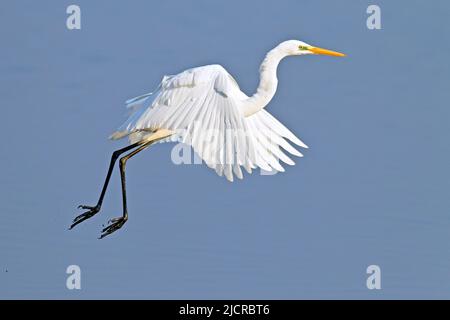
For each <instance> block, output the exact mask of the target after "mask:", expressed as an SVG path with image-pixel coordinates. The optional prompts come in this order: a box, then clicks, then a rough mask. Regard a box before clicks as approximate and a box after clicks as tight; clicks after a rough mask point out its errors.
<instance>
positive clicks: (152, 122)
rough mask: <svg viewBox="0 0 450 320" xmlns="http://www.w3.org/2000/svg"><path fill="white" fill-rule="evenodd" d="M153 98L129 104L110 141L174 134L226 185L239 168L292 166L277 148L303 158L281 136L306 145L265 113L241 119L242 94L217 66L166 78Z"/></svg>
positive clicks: (243, 97)
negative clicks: (127, 113) (223, 178)
mask: <svg viewBox="0 0 450 320" xmlns="http://www.w3.org/2000/svg"><path fill="white" fill-rule="evenodd" d="M151 98H152V97H151V94H146V95H143V96H140V97H137V98H134V99H132V100H129V101H127V105H128V107H129V108H131V110H132V113H131V115H130V117H129V119H128V120H127V121H126V122H125V123H124V124H123V125H122V126H121V127H120V128H119V130H118V131H117V132H115V133H114V134H113V135H112V136H111V137H112V138H113V139H118V138H122V137H124V136H129V138H130V141H131V142H134V141H138V140H140V139H142V138H144V137H145V135H147V134H149V133H151V132H153V131H155V130H158V129H160V128H164V129H169V130H172V131H174V132H175V134H174V135H173V136H172V137H170V138H169V139H170V140H171V141H181V142H183V143H187V144H189V145H191V146H192V148H193V149H194V151H195V152H196V153H197V154H198V155H199V156H200V157H201V158H202V159H203V160H204V161H205V163H206V164H207V165H208V166H209V167H210V168H213V169H215V170H216V172H217V173H218V174H219V175H221V176H222V175H225V176H226V178H227V179H228V180H230V181H233V173H234V175H236V176H237V177H238V178H240V179H242V177H243V175H242V171H241V166H242V167H244V168H245V169H246V170H247V171H248V172H249V173H251V170H252V168H255V167H260V168H262V169H264V170H268V171H270V170H272V169H276V170H278V171H283V168H282V167H281V165H280V164H279V160H278V159H281V160H283V161H284V162H286V163H288V164H293V161H292V160H291V159H289V158H288V157H287V156H286V155H285V154H284V153H283V152H282V151H281V149H280V148H279V147H280V146H281V147H283V148H284V149H285V150H287V151H288V152H290V153H292V154H295V155H297V156H298V155H300V156H301V154H300V153H299V152H298V151H297V150H295V149H294V148H293V147H292V146H290V145H289V144H288V143H287V142H286V140H285V139H284V138H288V139H290V140H291V141H292V142H294V143H297V144H298V145H301V146H305V145H304V144H303V143H302V142H301V141H300V140H298V139H297V138H296V137H295V136H294V135H293V134H292V133H290V131H289V130H288V129H286V128H285V127H284V126H283V125H282V124H281V123H279V122H278V121H277V120H276V119H275V118H273V117H272V116H271V115H270V114H269V113H267V112H266V111H260V112H258V113H256V114H254V115H252V116H250V117H248V118H245V117H244V116H243V113H242V112H241V110H242V108H241V106H242V103H243V100H244V99H245V98H246V96H245V94H243V93H242V92H241V91H240V89H239V87H238V85H237V83H236V81H235V80H234V79H233V78H232V77H231V75H230V74H229V73H228V72H227V71H226V70H225V69H224V68H223V67H221V66H219V65H210V66H204V67H199V68H194V69H189V70H186V71H184V72H182V73H180V74H178V75H175V76H166V77H164V79H163V80H162V82H161V85H160V89H159V91H158V92H157V93H156V96H155V98H154V99H153V100H151ZM305 147H306V146H305Z"/></svg>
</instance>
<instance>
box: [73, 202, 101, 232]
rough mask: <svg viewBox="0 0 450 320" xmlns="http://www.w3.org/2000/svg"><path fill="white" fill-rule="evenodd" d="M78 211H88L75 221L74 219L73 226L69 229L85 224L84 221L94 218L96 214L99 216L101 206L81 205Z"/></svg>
mask: <svg viewBox="0 0 450 320" xmlns="http://www.w3.org/2000/svg"><path fill="white" fill-rule="evenodd" d="M78 209H85V210H86V209H87V210H88V211H86V212H83V213H82V214H80V215H79V216H77V217H76V218H75V219H73V221H72V225H71V226H70V228H69V229H72V228H73V227H75V226H76V225H77V224H79V223H81V222H83V221H84V220H87V219H89V218H91V217H92V216H94V215H95V214H97V213H98V212H99V211H100V206H99V205H96V206H94V207H91V206H85V205H79V206H78Z"/></svg>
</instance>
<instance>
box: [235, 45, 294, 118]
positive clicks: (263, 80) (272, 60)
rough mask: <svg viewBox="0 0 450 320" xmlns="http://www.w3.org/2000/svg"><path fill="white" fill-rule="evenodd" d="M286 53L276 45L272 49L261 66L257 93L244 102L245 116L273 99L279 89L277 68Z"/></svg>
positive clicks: (258, 109)
mask: <svg viewBox="0 0 450 320" xmlns="http://www.w3.org/2000/svg"><path fill="white" fill-rule="evenodd" d="M284 57H286V54H285V53H284V52H283V51H282V50H281V49H280V48H279V47H276V48H274V49H272V50H270V51H269V52H268V53H267V55H266V57H265V58H264V60H263V62H262V63H261V67H260V68H259V74H260V78H259V86H258V89H257V90H256V93H255V94H254V95H253V96H251V97H250V98H248V99H247V100H246V101H245V103H244V110H243V111H244V116H246V117H249V116H251V115H252V114H254V113H256V112H258V111H260V110H261V109H262V108H264V107H265V106H266V105H267V104H268V103H269V102H270V100H272V98H273V96H274V95H275V92H276V91H277V85H278V79H277V68H278V64H279V63H280V61H281V59H283V58H284Z"/></svg>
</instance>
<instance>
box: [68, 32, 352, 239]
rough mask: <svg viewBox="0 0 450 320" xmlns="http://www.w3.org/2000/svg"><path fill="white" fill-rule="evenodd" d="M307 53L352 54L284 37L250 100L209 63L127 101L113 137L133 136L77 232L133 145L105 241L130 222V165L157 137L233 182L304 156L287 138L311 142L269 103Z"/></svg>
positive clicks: (263, 66)
mask: <svg viewBox="0 0 450 320" xmlns="http://www.w3.org/2000/svg"><path fill="white" fill-rule="evenodd" d="M306 54H323V55H329V56H337V57H342V56H345V55H344V54H342V53H339V52H335V51H331V50H327V49H322V48H318V47H314V46H311V45H309V44H307V43H305V42H302V41H298V40H289V41H284V42H282V43H281V44H279V45H278V46H276V47H275V48H274V49H272V50H270V51H269V52H268V53H267V55H266V57H265V59H264V61H263V62H262V64H261V67H260V70H259V72H260V81H259V86H258V89H257V90H256V93H255V94H254V95H253V96H251V97H248V96H247V95H246V94H244V93H243V92H242V91H241V90H240V89H239V86H238V84H237V83H236V81H235V80H234V79H233V77H232V76H231V75H230V74H229V73H228V72H227V71H226V70H225V69H224V68H223V67H222V66H220V65H208V66H203V67H198V68H193V69H188V70H186V71H183V72H181V73H179V74H177V75H174V76H165V77H164V78H163V79H162V81H161V84H160V85H159V87H158V91H157V94H156V96H155V98H154V99H151V95H152V93H148V94H145V95H142V96H139V97H136V98H134V99H131V100H128V101H127V102H126V104H127V107H128V108H129V109H130V110H131V115H130V116H129V118H128V120H127V121H126V122H125V123H124V124H123V125H122V126H121V127H120V128H119V129H118V130H117V131H116V132H115V133H113V134H112V135H111V137H110V138H111V139H114V140H116V139H120V138H124V137H128V138H129V141H130V145H128V146H127V147H125V148H122V149H119V150H117V151H115V152H114V153H113V154H112V157H111V163H110V165H109V169H108V173H107V176H106V180H105V183H104V185H103V189H102V192H101V194H100V198H99V200H98V202H97V204H96V205H95V206H93V207H92V206H85V205H81V206H79V208H82V209H86V210H87V211H86V212H84V213H82V214H81V215H79V216H77V217H76V218H75V219H74V220H73V223H72V225H71V227H70V229H72V228H73V227H75V226H76V225H78V224H79V223H81V222H82V221H84V220H86V219H88V218H90V217H92V216H93V215H95V214H96V213H97V212H99V211H100V208H101V205H102V202H103V197H104V195H105V192H106V189H107V187H108V183H109V179H110V177H111V173H112V170H113V167H114V164H115V162H116V160H117V159H118V158H119V156H120V155H121V154H123V153H124V152H126V151H130V150H133V149H134V150H133V151H131V152H130V153H129V154H127V155H125V156H123V157H122V158H120V161H119V167H120V174H121V181H122V201H123V215H122V216H121V217H118V218H114V219H112V220H110V221H109V225H108V226H106V227H105V228H104V229H103V230H102V234H101V237H100V238H103V237H105V236H107V235H109V234H111V233H113V232H114V231H116V230H118V229H120V228H121V227H122V226H123V225H124V223H125V222H126V221H127V220H128V212H127V198H126V188H125V165H126V162H127V160H128V159H129V158H131V157H133V156H134V155H136V154H137V153H138V152H140V151H142V150H144V149H145V148H147V147H149V146H150V145H151V144H153V143H155V142H156V141H162V142H166V141H176V140H178V141H181V142H184V143H187V144H189V145H190V146H192V148H193V149H194V151H195V152H196V153H197V154H198V155H199V156H200V157H201V158H202V159H203V161H204V162H205V163H206V164H207V165H208V166H209V167H210V168H213V169H215V170H216V172H217V174H218V175H219V176H222V175H225V177H226V178H227V179H228V180H229V181H233V173H234V175H236V176H237V177H238V178H239V179H242V177H243V176H242V171H241V166H242V167H244V168H245V170H246V171H247V172H248V173H251V171H252V169H254V168H256V167H260V168H262V169H264V170H268V171H271V170H277V171H284V169H283V167H282V166H281V165H280V163H279V159H281V160H282V161H283V162H285V163H287V164H289V165H293V164H294V162H293V161H292V160H291V159H290V158H289V157H288V156H287V155H286V154H284V153H283V151H282V150H281V149H280V147H281V148H283V149H284V150H286V151H287V152H289V153H291V154H293V155H296V156H299V157H301V156H302V154H301V153H300V152H298V151H297V150H296V149H294V148H293V147H292V146H291V145H290V144H289V143H288V142H287V141H286V140H290V141H291V142H293V143H295V144H296V145H298V146H300V147H303V148H308V147H307V146H306V144H304V143H303V142H302V141H300V140H299V139H298V138H297V137H296V136H295V135H294V134H293V133H292V132H291V131H289V130H288V129H287V128H286V127H285V126H283V125H282V124H281V123H280V122H279V121H278V120H276V119H275V118H274V117H273V116H271V115H270V114H269V113H268V112H267V111H265V110H263V108H264V107H265V106H266V105H267V104H268V103H269V102H270V100H271V99H272V97H273V96H274V94H275V92H276V90H277V85H278V79H277V67H278V64H279V63H280V61H281V60H282V59H283V58H284V57H287V56H299V55H306Z"/></svg>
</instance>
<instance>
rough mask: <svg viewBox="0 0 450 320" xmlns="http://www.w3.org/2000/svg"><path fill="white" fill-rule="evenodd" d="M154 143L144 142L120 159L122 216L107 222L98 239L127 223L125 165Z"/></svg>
mask: <svg viewBox="0 0 450 320" xmlns="http://www.w3.org/2000/svg"><path fill="white" fill-rule="evenodd" d="M155 141H157V140H152V141H148V142H145V143H143V144H142V145H141V146H140V147H139V148H137V149H135V150H133V151H132V152H130V153H129V154H127V155H125V156H123V157H122V158H120V161H119V167H120V178H121V181H122V203H123V214H122V216H121V217H118V218H113V219H111V220H109V223H110V225H109V226H107V227H105V228H104V229H103V230H102V234H101V236H100V239H103V238H104V237H106V236H107V235H110V234H111V233H113V232H114V231H116V230H119V229H120V228H122V226H123V225H124V224H125V222H127V220H128V208H127V191H126V183H125V165H126V163H127V161H128V159H130V158H131V157H133V156H135V155H136V154H138V153H139V152H141V151H142V150H144V149H146V148H147V147H149V146H150V145H151V144H152V143H154V142H155Z"/></svg>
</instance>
